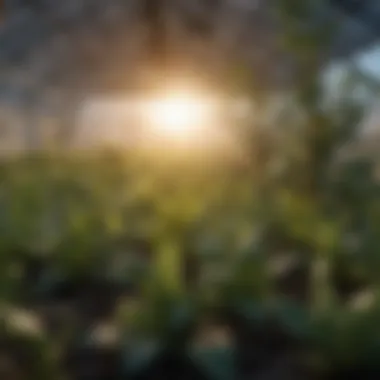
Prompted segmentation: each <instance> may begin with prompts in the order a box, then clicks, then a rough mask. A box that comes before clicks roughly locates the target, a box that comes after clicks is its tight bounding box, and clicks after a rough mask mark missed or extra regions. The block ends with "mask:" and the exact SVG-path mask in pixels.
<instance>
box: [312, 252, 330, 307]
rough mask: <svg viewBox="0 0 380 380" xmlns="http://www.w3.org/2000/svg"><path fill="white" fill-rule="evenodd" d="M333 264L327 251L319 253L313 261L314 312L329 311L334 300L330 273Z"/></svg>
mask: <svg viewBox="0 0 380 380" xmlns="http://www.w3.org/2000/svg"><path fill="white" fill-rule="evenodd" d="M330 269H331V265H330V260H329V258H328V256H327V255H326V254H325V253H317V254H316V255H315V258H314V260H313V262H312V263H311V273H310V290H311V308H312V312H313V314H320V313H325V312H327V311H328V310H329V309H330V308H331V306H332V302H333V292H332V287H331V281H330V275H331V271H330Z"/></svg>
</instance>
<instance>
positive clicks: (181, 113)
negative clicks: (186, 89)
mask: <svg viewBox="0 0 380 380" xmlns="http://www.w3.org/2000/svg"><path fill="white" fill-rule="evenodd" d="M146 116H147V121H148V123H149V128H150V129H151V132H152V133H153V134H155V135H159V136H160V137H164V138H169V139H173V138H174V139H176V140H178V139H181V140H182V139H186V140H187V139H193V138H200V137H201V135H202V132H205V131H206V130H207V129H208V128H210V127H211V125H210V124H212V122H213V119H214V118H215V116H216V112H215V110H214V108H213V106H212V104H211V103H210V102H209V101H208V100H207V99H204V98H203V97H202V96H196V95H190V94H181V93H177V94H173V95H167V96H164V97H162V98H158V99H154V100H152V101H151V102H149V103H148V107H147V109H146Z"/></svg>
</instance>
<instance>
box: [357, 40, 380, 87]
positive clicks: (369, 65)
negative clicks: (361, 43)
mask: <svg viewBox="0 0 380 380" xmlns="http://www.w3.org/2000/svg"><path fill="white" fill-rule="evenodd" d="M357 62H358V64H359V66H360V67H361V69H362V70H363V71H364V72H366V73H368V74H369V75H371V76H374V77H375V78H377V79H379V80H380V44H376V45H375V46H373V47H372V48H370V49H369V50H368V51H366V52H364V53H362V54H360V55H359V56H358V57H357Z"/></svg>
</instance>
